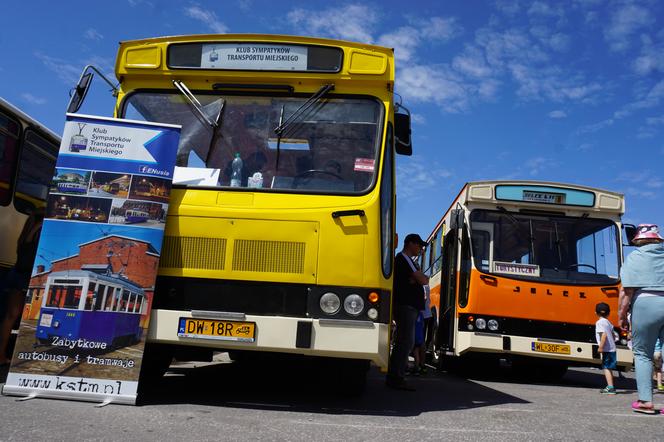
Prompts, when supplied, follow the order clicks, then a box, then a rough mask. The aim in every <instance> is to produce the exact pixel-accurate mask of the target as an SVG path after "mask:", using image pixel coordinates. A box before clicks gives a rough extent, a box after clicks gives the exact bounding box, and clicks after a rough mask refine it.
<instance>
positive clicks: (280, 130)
mask: <svg viewBox="0 0 664 442" xmlns="http://www.w3.org/2000/svg"><path fill="white" fill-rule="evenodd" d="M331 90H334V84H325V85H323V86H321V88H320V89H318V91H316V93H315V94H313V95H312V96H311V97H309V99H308V100H307V101H305V102H304V103H302V105H300V107H298V108H297V109H295V112H293V113H292V114H291V115H290V117H288V118H287V119H286V121H284V109H285V107H286V105H285V104H284V105H282V106H281V113H280V114H279V125H278V126H277V127H275V128H274V133H275V134H276V135H277V158H276V160H275V165H274V169H275V172H276V171H278V170H279V156H280V154H281V149H280V147H281V137H283V136H284V133H285V132H286V129H288V128H289V127H291V125H292V124H293V123H294V122H295V121H297V119H298V118H299V117H300V116H302V115H303V114H304V113H305V112H306V111H307V110H309V108H310V107H311V106H313V105H314V104H316V103H317V102H318V100H320V99H321V98H323V96H325V94H327V93H328V92H330V91H331Z"/></svg>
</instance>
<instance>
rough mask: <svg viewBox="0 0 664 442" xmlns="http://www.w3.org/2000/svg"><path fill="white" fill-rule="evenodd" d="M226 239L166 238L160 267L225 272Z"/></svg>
mask: <svg viewBox="0 0 664 442" xmlns="http://www.w3.org/2000/svg"><path fill="white" fill-rule="evenodd" d="M225 260H226V239H224V238H199V237H194V236H165V237H164V245H163V247H162V253H161V261H160V262H159V265H160V266H161V267H165V268H176V269H183V268H184V269H209V270H224V261H225Z"/></svg>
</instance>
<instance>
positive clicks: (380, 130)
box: [118, 71, 388, 197]
mask: <svg viewBox="0 0 664 442" xmlns="http://www.w3.org/2000/svg"><path fill="white" fill-rule="evenodd" d="M287 72H290V71H287ZM191 92H192V93H193V94H194V95H213V96H219V97H225V96H239V97H247V96H253V97H275V98H278V97H289V98H293V97H294V98H305V99H306V98H310V96H311V94H310V93H305V92H298V93H288V94H286V93H279V92H270V93H269V95H266V93H265V92H256V91H232V92H224V93H223V94H220V93H218V92H215V91H200V90H197V89H195V90H192V91H191ZM138 93H161V94H173V95H179V92H178V91H177V90H171V89H155V88H145V89H140V88H139V89H133V90H132V91H131V92H129V93H128V94H126V95H125V96H123V97H122V101H121V103H120V105H119V107H118V110H119V112H118V115H119V118H125V115H126V112H127V105H128V103H129V102H128V100H129V98H131V97H132V96H133V95H135V94H138ZM328 98H331V99H334V98H338V99H344V98H347V99H353V98H355V99H358V98H359V99H369V100H372V101H375V102H376V103H378V105H379V110H380V115H379V118H378V121H377V123H376V124H377V126H378V127H377V131H376V133H377V136H376V143H377V145H378V148H377V149H376V154H375V156H374V160H375V161H377V162H379V163H381V164H379V166H380V169H379V170H376V171H375V172H374V174H373V177H372V180H371V184H370V185H369V186H367V188H366V189H365V190H364V191H362V192H353V193H350V192H332V191H322V190H317V191H312V192H301V191H298V190H297V189H271V188H267V187H261V188H255V187H230V186H196V187H187V186H186V185H182V184H173V185H172V186H171V188H172V189H182V190H214V191H217V192H219V191H224V192H229V191H238V192H250V193H256V192H259V193H263V192H264V193H268V194H270V193H274V194H292V195H304V196H309V195H324V196H348V197H362V196H366V195H369V194H371V193H372V192H373V191H374V190H375V189H376V186H377V185H378V176H379V175H380V173H381V171H382V169H383V164H382V162H381V161H380V160H381V159H382V158H383V156H382V149H385V148H386V143H385V141H386V134H385V135H384V132H385V127H386V125H387V124H388V121H387V118H386V117H387V112H386V109H385V103H384V102H383V101H382V100H381V99H380V98H378V97H376V96H373V95H360V94H326V95H325V99H328ZM146 121H147V120H146Z"/></svg>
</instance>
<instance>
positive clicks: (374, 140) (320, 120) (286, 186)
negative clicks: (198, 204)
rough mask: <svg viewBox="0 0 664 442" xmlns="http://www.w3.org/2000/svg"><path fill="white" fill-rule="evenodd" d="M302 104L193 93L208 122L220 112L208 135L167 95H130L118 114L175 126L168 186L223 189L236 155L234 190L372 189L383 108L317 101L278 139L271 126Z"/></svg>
mask: <svg viewBox="0 0 664 442" xmlns="http://www.w3.org/2000/svg"><path fill="white" fill-rule="evenodd" d="M307 98H308V97H270V96H263V97H259V96H240V95H224V96H220V95H212V94H209V95H197V99H198V100H199V101H200V102H201V105H202V109H203V111H204V112H205V113H206V114H207V115H209V117H210V119H211V120H213V121H214V119H215V118H216V116H217V115H218V114H219V110H220V109H221V110H222V114H221V125H220V126H219V127H218V128H217V129H214V130H213V129H212V127H211V126H210V125H209V124H207V123H206V122H205V121H202V119H200V117H199V116H197V114H195V113H194V112H193V111H192V108H191V106H190V104H189V103H188V102H187V101H186V100H185V99H184V97H183V96H181V95H179V94H175V93H154V92H138V93H135V94H132V95H131V96H129V97H128V98H127V100H126V103H125V106H124V109H125V111H124V116H125V118H129V119H134V120H147V121H155V122H160V123H171V124H180V125H182V135H181V137H180V146H179V148H178V157H177V163H176V164H177V166H178V167H176V176H175V180H174V184H175V185H178V184H179V185H185V186H187V187H228V186H230V185H231V175H232V174H233V166H232V164H233V159H234V158H235V156H236V154H239V156H240V158H241V160H242V169H241V179H240V187H252V188H255V189H256V190H261V189H272V190H282V191H283V190H288V191H292V192H302V193H321V192H322V193H335V194H358V193H364V192H366V191H367V190H369V189H370V188H371V187H372V186H373V183H374V181H375V177H376V174H377V169H378V168H377V164H378V158H379V156H378V155H379V152H380V141H381V134H382V124H381V122H382V119H383V106H382V105H381V104H380V102H378V101H376V100H374V99H368V98H343V99H342V98H326V99H322V100H319V101H318V102H316V103H315V104H314V105H313V106H311V107H310V108H308V109H307V110H306V111H305V112H304V113H303V114H302V115H300V116H298V117H297V118H295V119H294V120H293V121H292V122H291V124H289V125H287V126H286V127H285V130H284V131H283V133H281V136H279V135H278V134H277V133H276V132H275V128H276V127H277V126H279V125H280V123H281V122H283V121H287V120H288V117H289V116H291V115H293V114H294V113H295V112H296V111H297V110H298V109H299V108H300V107H301V106H302V104H303V103H305V102H306V101H307ZM180 168H186V170H184V171H183V170H181V169H180ZM185 172H186V173H185ZM179 176H180V177H183V176H184V177H185V178H184V179H180V178H179Z"/></svg>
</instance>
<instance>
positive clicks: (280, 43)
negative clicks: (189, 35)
mask: <svg viewBox="0 0 664 442" xmlns="http://www.w3.org/2000/svg"><path fill="white" fill-rule="evenodd" d="M233 43H235V44H247V45H248V44H256V45H273V46H303V47H307V48H310V47H316V48H332V49H338V50H339V52H340V53H341V59H340V60H339V69H337V70H336V71H315V70H310V71H309V70H306V71H301V70H292V71H291V70H284V69H282V70H279V69H225V68H203V67H200V66H198V67H181V66H171V60H170V58H171V51H170V50H169V49H170V48H171V46H183V45H192V44H200V45H205V44H229V45H230V44H233ZM345 61H346V54H345V52H344V50H343V48H342V47H339V46H331V45H320V44H306V43H286V42H283V41H247V40H228V41H226V40H223V41H219V40H216V41H215V40H212V41H210V40H206V41H194V42H191V41H189V42H177V43H169V44H168V45H167V46H166V67H167V68H168V69H169V70H183V71H213V72H214V71H217V72H246V73H247V74H251V73H255V72H268V73H281V74H284V73H285V74H288V73H299V74H330V75H335V74H339V73H340V72H341V71H343V68H344V62H345Z"/></svg>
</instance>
